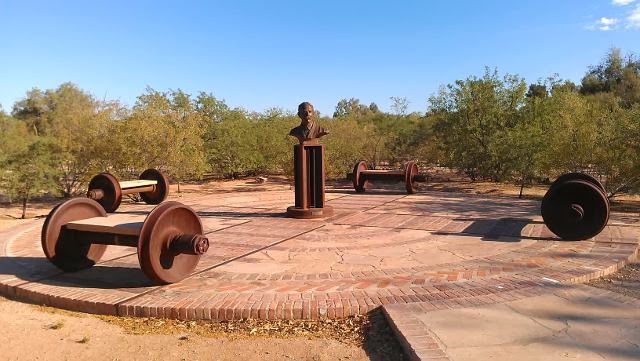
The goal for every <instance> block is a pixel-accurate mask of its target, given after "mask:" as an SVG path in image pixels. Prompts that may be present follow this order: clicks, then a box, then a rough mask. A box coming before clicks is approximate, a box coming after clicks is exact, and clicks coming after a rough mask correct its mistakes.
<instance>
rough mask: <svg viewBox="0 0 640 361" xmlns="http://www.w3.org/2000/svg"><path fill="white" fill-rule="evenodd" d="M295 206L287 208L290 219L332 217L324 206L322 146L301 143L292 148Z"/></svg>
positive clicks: (330, 209) (329, 208) (331, 212)
mask: <svg viewBox="0 0 640 361" xmlns="http://www.w3.org/2000/svg"><path fill="white" fill-rule="evenodd" d="M293 155H294V157H293V159H294V177H295V204H294V206H291V207H287V212H286V214H287V216H288V217H291V218H324V217H329V216H331V215H333V208H331V207H327V206H326V205H325V191H324V186H325V168H324V145H322V144H317V143H315V142H303V143H300V144H296V145H294V147H293Z"/></svg>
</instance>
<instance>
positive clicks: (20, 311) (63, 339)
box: [0, 174, 640, 361]
mask: <svg viewBox="0 0 640 361" xmlns="http://www.w3.org/2000/svg"><path fill="white" fill-rule="evenodd" d="M350 187H351V185H350V182H347V181H339V182H329V183H328V186H327V188H328V189H331V188H333V189H349V188H350ZM376 187H379V188H385V187H387V186H385V185H376ZM389 187H391V188H393V187H394V186H389ZM267 189H290V190H292V189H293V188H292V185H291V182H290V181H289V180H287V179H285V178H283V177H277V176H276V177H269V178H268V180H267V182H262V180H257V179H243V180H235V181H226V182H220V181H212V182H203V183H201V184H182V185H181V186H180V190H181V193H179V194H178V193H177V187H176V186H175V185H172V188H171V192H172V196H171V197H170V198H171V199H175V200H179V199H180V198H183V197H189V196H190V195H193V194H198V193H218V192H228V191H243V192H250V191H254V190H267ZM421 189H423V190H430V191H444V192H447V191H457V192H467V193H477V194H493V195H507V196H513V197H517V195H518V192H519V188H518V187H517V186H515V185H508V184H497V183H491V182H469V181H466V180H464V179H460V178H456V177H453V176H451V175H446V174H445V175H438V174H436V175H435V176H434V177H432V178H431V179H430V180H429V182H428V183H426V184H423V185H421ZM546 189H547V187H546V186H537V187H532V188H526V189H525V197H526V198H532V199H540V198H541V197H542V196H543V195H544V192H545V191H546ZM59 201H60V200H41V201H35V202H31V203H30V204H29V207H28V209H27V218H28V219H27V220H22V219H19V217H20V215H21V208H20V207H19V206H18V205H16V204H0V232H2V231H3V230H6V229H8V228H12V227H15V226H18V225H20V224H21V223H24V222H28V221H29V219H33V218H34V217H44V216H46V215H47V213H48V212H49V211H50V210H51V208H52V207H53V206H54V205H55V204H56V203H58V202H59ZM612 209H613V210H617V211H623V212H627V213H628V214H629V216H631V217H638V214H639V212H640V198H638V197H633V196H629V197H622V198H620V199H619V200H616V201H615V202H613V203H612ZM589 284H590V285H592V286H595V287H600V288H605V289H608V290H611V291H614V292H619V293H623V294H625V295H628V296H631V297H636V298H640V264H635V265H630V266H628V267H626V268H625V269H623V270H621V271H619V272H617V273H616V274H613V275H610V276H607V277H603V278H601V279H598V280H594V281H592V282H590V283H589ZM0 330H2V331H1V332H2V334H3V337H2V341H1V342H0V360H289V359H290V360H314V361H315V360H404V359H406V357H405V356H404V354H403V353H402V350H401V348H400V346H399V344H398V343H397V341H396V340H395V338H394V336H393V333H392V332H391V330H390V328H389V325H388V324H387V322H386V320H385V319H384V316H383V315H382V313H381V312H374V313H372V314H371V315H369V316H368V317H362V318H359V319H348V320H341V321H332V322H329V323H325V324H323V323H310V322H301V321H300V322H297V323H295V322H294V323H287V322H275V323H274V322H271V323H268V322H258V321H250V322H246V321H245V322H235V323H217V324H215V325H211V324H207V323H196V322H181V321H172V320H154V319H126V318H116V317H104V316H93V315H87V314H81V313H75V312H68V311H61V310H56V309H51V308H47V307H42V306H37V305H29V304H24V303H20V302H15V301H12V300H8V299H6V298H3V297H0Z"/></svg>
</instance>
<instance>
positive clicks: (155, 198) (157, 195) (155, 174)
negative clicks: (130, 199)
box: [139, 168, 169, 204]
mask: <svg viewBox="0 0 640 361" xmlns="http://www.w3.org/2000/svg"><path fill="white" fill-rule="evenodd" d="M139 178H140V179H145V180H154V181H157V182H158V183H157V184H156V185H155V186H154V187H153V190H151V191H140V197H141V198H142V200H144V202H145V203H146V204H160V203H162V202H163V201H164V200H165V199H167V196H168V195H169V179H168V178H167V177H166V176H165V175H164V174H163V173H162V172H160V171H159V170H157V169H153V168H150V169H147V170H145V171H144V172H142V174H140V177H139Z"/></svg>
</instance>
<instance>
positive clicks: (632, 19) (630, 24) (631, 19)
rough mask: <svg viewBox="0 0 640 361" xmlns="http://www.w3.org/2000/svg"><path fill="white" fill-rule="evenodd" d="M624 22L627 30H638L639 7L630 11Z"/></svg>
mask: <svg viewBox="0 0 640 361" xmlns="http://www.w3.org/2000/svg"><path fill="white" fill-rule="evenodd" d="M626 20H627V28H640V5H638V6H636V8H635V9H633V11H631V14H629V16H628V17H627V19H626Z"/></svg>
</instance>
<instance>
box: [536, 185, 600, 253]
mask: <svg viewBox="0 0 640 361" xmlns="http://www.w3.org/2000/svg"><path fill="white" fill-rule="evenodd" d="M540 208H541V209H540V210H541V214H542V219H543V220H544V223H545V224H546V226H547V227H548V228H549V230H550V231H551V232H553V233H554V234H555V235H557V236H558V237H560V238H562V239H564V240H569V241H579V240H585V239H588V238H591V237H594V236H596V235H598V234H599V233H600V232H601V231H602V230H603V229H604V227H605V226H606V225H607V222H608V220H609V200H608V199H607V197H606V196H605V194H604V193H603V192H602V191H601V190H600V188H598V186H597V185H595V184H593V183H591V182H589V181H586V180H582V179H574V180H570V181H566V182H563V183H561V184H558V185H557V186H555V187H553V188H550V189H549V191H548V192H547V193H546V194H545V196H544V198H543V199H542V204H541V206H540ZM578 215H581V216H578Z"/></svg>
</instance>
